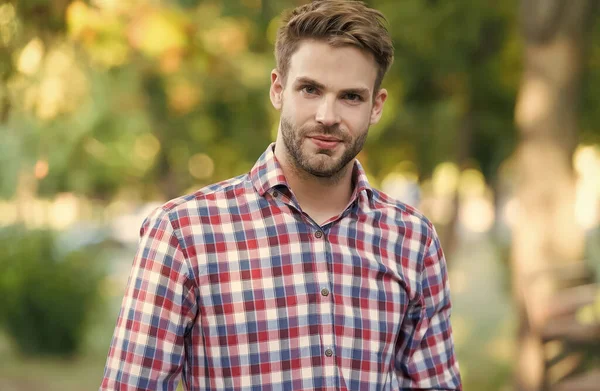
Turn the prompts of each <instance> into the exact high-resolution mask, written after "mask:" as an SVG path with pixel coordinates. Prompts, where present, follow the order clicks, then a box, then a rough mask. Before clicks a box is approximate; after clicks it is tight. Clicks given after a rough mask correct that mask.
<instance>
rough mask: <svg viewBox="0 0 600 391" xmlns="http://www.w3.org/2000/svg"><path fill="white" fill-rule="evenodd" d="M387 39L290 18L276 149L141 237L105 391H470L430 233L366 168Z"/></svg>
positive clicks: (349, 12)
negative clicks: (364, 155) (362, 159)
mask: <svg viewBox="0 0 600 391" xmlns="http://www.w3.org/2000/svg"><path fill="white" fill-rule="evenodd" d="M383 22H384V19H383V16H382V15H381V14H380V13H379V12H378V11H375V10H373V9H369V8H367V7H366V6H365V5H364V4H363V3H359V2H353V1H318V2H313V3H311V4H308V5H305V6H301V7H298V8H297V9H295V10H294V11H293V12H292V13H291V14H290V15H288V16H287V17H286V18H284V20H283V25H282V27H281V28H280V29H279V32H278V37H277V43H276V59H277V68H276V69H275V70H273V71H272V73H271V89H270V97H271V101H272V103H273V106H274V107H275V108H276V109H277V110H279V111H280V112H281V119H280V124H279V130H278V134H277V139H276V141H275V143H274V144H273V145H271V146H269V147H268V148H267V150H266V152H265V153H264V154H263V155H262V156H261V157H260V159H259V160H258V161H257V163H256V165H255V166H254V168H253V169H252V170H251V171H250V173H248V174H245V175H242V176H239V177H237V178H233V179H230V180H227V181H224V182H221V183H218V184H215V185H212V186H209V187H207V188H204V189H201V190H199V191H198V192H196V193H194V194H191V195H188V196H185V197H181V198H178V199H175V200H172V201H170V202H168V203H166V204H165V205H163V206H162V207H161V208H159V209H157V210H156V211H155V212H154V213H152V214H151V215H150V216H149V217H148V218H147V219H146V221H145V222H144V224H143V227H142V230H141V242H140V247H139V251H138V253H137V255H136V257H135V260H134V264H133V269H132V272H131V277H130V280H129V285H128V288H127V291H126V294H125V298H124V300H123V307H122V309H121V314H120V317H119V320H118V323H117V327H116V330H115V334H114V338H113V342H112V344H111V348H110V352H109V357H108V361H107V364H106V370H105V375H104V379H103V382H102V386H101V389H102V390H174V389H175V388H176V384H177V383H178V380H179V379H180V378H182V380H183V383H184V386H185V387H184V388H185V389H187V390H315V389H319V390H421V389H422V390H425V389H426V390H431V389H435V390H457V389H460V387H461V385H460V376H459V373H458V364H457V360H456V358H455V354H454V348H453V343H452V335H451V327H450V320H449V317H450V297H449V288H448V281H447V273H446V264H445V260H444V257H443V254H442V249H441V248H440V244H439V241H438V238H437V236H436V233H435V230H434V228H433V226H432V225H431V223H430V222H429V221H428V220H427V219H426V218H425V217H423V216H422V215H421V214H419V213H418V212H417V211H415V210H414V209H412V208H410V207H409V206H407V205H404V204H402V203H400V202H397V201H395V200H392V199H391V198H390V197H388V196H386V195H385V194H383V193H381V192H378V191H377V190H375V189H372V188H371V187H370V186H369V183H368V182H367V178H366V176H365V173H364V171H363V169H362V167H361V165H360V164H359V163H358V161H356V160H355V157H356V155H357V154H358V153H359V151H360V150H361V148H362V147H363V143H364V141H365V139H366V137H367V132H368V128H369V126H370V125H371V124H374V123H376V122H377V121H378V120H379V119H380V117H381V114H382V110H383V106H384V103H385V100H386V98H387V92H386V90H385V89H380V83H381V81H382V79H383V75H384V74H385V72H386V71H387V69H388V68H389V66H390V63H391V62H392V60H393V47H392V44H391V39H390V36H389V34H388V33H387V31H386V29H385V27H384V24H383Z"/></svg>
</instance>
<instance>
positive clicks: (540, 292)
mask: <svg viewBox="0 0 600 391" xmlns="http://www.w3.org/2000/svg"><path fill="white" fill-rule="evenodd" d="M594 3H595V0H570V1H567V0H522V2H521V5H522V28H523V36H524V74H523V77H522V81H521V86H520V91H519V96H518V99H517V105H516V112H515V120H516V123H517V126H518V127H519V130H520V142H519V145H518V147H517V150H516V155H515V157H516V160H517V167H518V170H517V172H518V175H519V178H518V183H517V194H516V196H517V198H518V202H519V217H518V221H517V223H516V226H515V227H514V231H513V252H512V272H513V283H514V285H513V286H514V291H513V293H514V296H515V299H516V303H517V305H518V308H519V313H520V314H521V322H520V323H521V324H520V330H519V343H518V345H517V346H518V348H517V352H518V355H519V357H518V361H517V368H516V372H517V373H516V380H517V389H518V390H540V389H541V388H542V382H543V379H542V372H543V355H544V352H543V347H542V345H541V342H540V339H539V337H538V335H537V330H536V326H537V325H539V324H540V323H541V321H542V319H541V316H540V314H541V313H542V310H543V308H542V307H543V303H544V300H545V299H547V298H548V296H549V295H550V294H551V293H552V291H553V290H554V281H553V280H552V279H551V278H549V277H545V275H540V272H541V271H543V270H545V269H548V268H549V267H552V266H557V265H564V264H566V263H570V262H580V261H581V259H582V256H583V241H584V237H583V232H582V230H581V229H580V228H579V227H578V225H577V223H576V221H575V213H574V199H575V194H574V191H575V186H574V181H575V178H574V173H573V169H572V155H573V151H574V149H575V147H576V145H577V133H578V132H577V114H578V102H579V96H580V85H581V78H582V68H583V58H584V46H585V42H584V41H585V34H584V33H585V31H586V30H587V28H586V27H587V26H588V25H589V23H588V22H589V21H590V20H591V17H590V15H592V9H593V8H594Z"/></svg>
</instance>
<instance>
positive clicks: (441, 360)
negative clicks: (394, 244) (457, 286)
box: [396, 229, 462, 390]
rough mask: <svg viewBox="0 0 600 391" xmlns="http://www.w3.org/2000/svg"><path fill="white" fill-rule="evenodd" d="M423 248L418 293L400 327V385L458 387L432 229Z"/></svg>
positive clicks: (440, 257) (444, 283) (441, 263)
mask: <svg viewBox="0 0 600 391" xmlns="http://www.w3.org/2000/svg"><path fill="white" fill-rule="evenodd" d="M431 232H432V233H431V235H432V236H431V238H430V239H429V241H428V244H427V246H426V248H425V254H424V258H423V271H422V273H421V279H420V283H421V289H420V291H421V295H420V297H419V300H418V302H416V303H414V305H413V306H411V307H410V308H409V310H408V313H407V315H406V318H405V320H404V322H403V324H402V327H401V336H400V337H401V341H402V346H401V349H400V350H399V352H398V357H397V358H396V368H397V370H399V371H400V372H401V373H400V378H401V379H402V380H401V382H400V387H401V389H403V390H404V389H406V390H462V385H461V379H460V374H459V369H458V361H457V359H456V356H455V352H454V343H453V341H452V328H451V325H450V307H451V304H450V288H449V285H448V273H447V269H446V260H445V258H444V254H443V251H442V247H441V245H440V242H439V239H438V237H437V234H436V232H435V229H432V231H431Z"/></svg>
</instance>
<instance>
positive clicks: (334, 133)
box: [302, 124, 348, 141]
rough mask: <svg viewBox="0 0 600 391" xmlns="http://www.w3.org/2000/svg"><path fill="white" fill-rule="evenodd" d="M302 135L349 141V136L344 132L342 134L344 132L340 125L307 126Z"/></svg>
mask: <svg viewBox="0 0 600 391" xmlns="http://www.w3.org/2000/svg"><path fill="white" fill-rule="evenodd" d="M302 133H303V134H304V135H310V136H316V135H325V136H331V137H335V138H337V139H340V140H342V141H347V140H348V136H347V135H346V134H345V133H344V132H342V130H341V129H340V127H339V126H338V125H334V126H326V125H322V124H317V125H310V126H306V128H305V129H303V132H302Z"/></svg>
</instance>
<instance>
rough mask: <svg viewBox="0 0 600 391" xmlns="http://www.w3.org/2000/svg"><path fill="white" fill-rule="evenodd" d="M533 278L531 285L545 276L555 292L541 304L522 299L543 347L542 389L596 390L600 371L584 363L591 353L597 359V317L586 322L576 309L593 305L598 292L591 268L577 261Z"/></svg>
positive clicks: (599, 344)
mask: <svg viewBox="0 0 600 391" xmlns="http://www.w3.org/2000/svg"><path fill="white" fill-rule="evenodd" d="M532 277H533V278H532V279H531V283H532V284H535V283H536V279H541V278H547V279H550V281H552V283H553V285H554V286H555V293H554V294H552V295H551V296H550V297H549V298H548V299H547V300H546V301H545V302H544V303H539V302H538V303H535V302H533V300H527V299H526V300H525V306H526V313H527V314H528V317H530V320H531V324H530V327H531V328H532V329H533V330H535V332H536V333H537V334H538V335H539V338H540V339H541V343H542V346H543V350H544V358H543V361H544V362H543V381H542V383H543V390H550V391H588V390H589V391H591V390H595V391H599V390H600V370H592V371H589V370H586V369H587V368H585V367H584V364H585V363H586V358H587V359H589V358H590V357H592V356H594V355H595V356H596V357H598V358H599V359H600V319H599V317H598V315H596V318H595V319H592V320H591V321H589V322H580V321H579V320H578V319H577V313H578V311H579V310H580V309H582V308H584V307H585V306H588V305H593V304H594V302H595V301H596V300H597V297H598V292H600V285H598V283H597V282H595V276H594V273H593V271H592V270H591V269H590V268H588V267H587V266H586V264H585V263H584V262H579V263H574V264H570V265H561V266H557V267H553V268H549V269H547V270H544V271H543V272H541V273H537V274H536V275H535V276H532ZM533 306H536V308H533ZM527 307H529V308H527ZM599 363H600V362H599Z"/></svg>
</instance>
